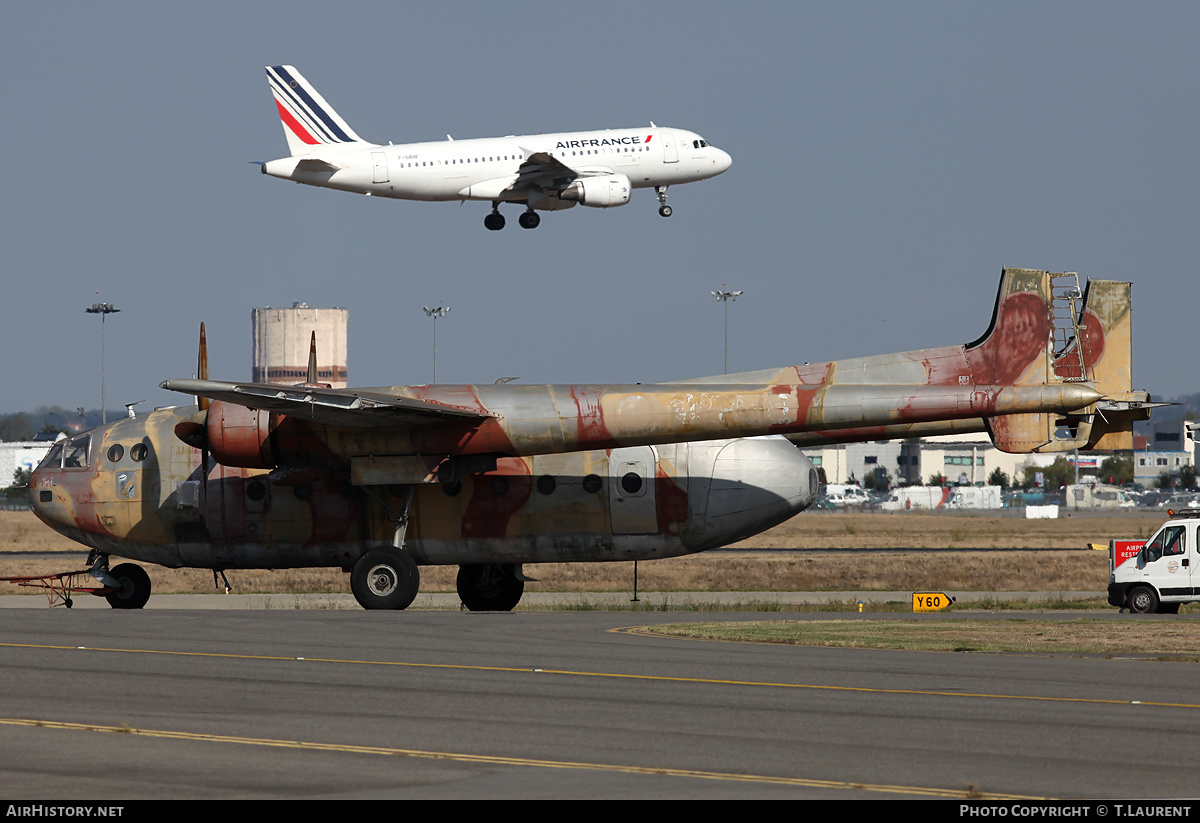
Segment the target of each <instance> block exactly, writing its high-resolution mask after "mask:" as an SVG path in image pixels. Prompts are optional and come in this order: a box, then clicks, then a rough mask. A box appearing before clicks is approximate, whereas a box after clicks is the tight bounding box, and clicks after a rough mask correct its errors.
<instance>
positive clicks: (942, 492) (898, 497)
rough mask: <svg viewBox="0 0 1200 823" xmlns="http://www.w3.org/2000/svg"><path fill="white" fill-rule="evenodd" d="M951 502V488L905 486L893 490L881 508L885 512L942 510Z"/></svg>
mask: <svg viewBox="0 0 1200 823" xmlns="http://www.w3.org/2000/svg"><path fill="white" fill-rule="evenodd" d="M949 502H950V488H949V487H947V486H904V487H903V488H899V489H893V490H892V493H891V494H889V495H888V497H887V500H884V501H883V503H882V504H881V505H880V507H879V508H881V509H883V510H884V511H885V512H903V511H912V510H913V509H940V508H941V507H942V506H944V505H946V504H947V503H949Z"/></svg>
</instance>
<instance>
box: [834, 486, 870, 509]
mask: <svg viewBox="0 0 1200 823" xmlns="http://www.w3.org/2000/svg"><path fill="white" fill-rule="evenodd" d="M825 499H826V500H828V501H829V505H831V506H833V507H835V508H839V509H840V508H844V507H846V506H867V505H870V503H871V498H869V497H867V493H866V492H865V491H863V490H862V488H861V487H860V486H852V485H846V484H839V483H833V484H831V485H828V486H826V487H825Z"/></svg>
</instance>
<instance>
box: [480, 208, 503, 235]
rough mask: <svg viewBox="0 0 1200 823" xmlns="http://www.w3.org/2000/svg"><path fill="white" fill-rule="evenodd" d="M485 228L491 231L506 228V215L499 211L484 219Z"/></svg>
mask: <svg viewBox="0 0 1200 823" xmlns="http://www.w3.org/2000/svg"><path fill="white" fill-rule="evenodd" d="M483 226H484V228H486V229H488V230H490V231H500V229H502V228H504V215H503V214H501V213H500V212H497V211H494V212H492V213H491V214H489V215H488V216H487V217H485V218H483Z"/></svg>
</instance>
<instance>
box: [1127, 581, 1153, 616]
mask: <svg viewBox="0 0 1200 823" xmlns="http://www.w3.org/2000/svg"><path fill="white" fill-rule="evenodd" d="M1125 602H1126V603H1128V604H1129V611H1131V612H1133V613H1134V614H1154V613H1155V612H1156V611H1158V595H1157V594H1155V593H1154V589H1152V588H1150V587H1149V586H1135V587H1134V588H1133V589H1131V590H1130V591H1129V596H1128V597H1127V598H1126V599H1125Z"/></svg>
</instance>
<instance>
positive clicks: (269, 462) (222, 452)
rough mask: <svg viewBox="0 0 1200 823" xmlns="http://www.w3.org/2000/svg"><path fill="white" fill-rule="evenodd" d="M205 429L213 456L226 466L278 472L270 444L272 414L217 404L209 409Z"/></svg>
mask: <svg viewBox="0 0 1200 823" xmlns="http://www.w3.org/2000/svg"><path fill="white" fill-rule="evenodd" d="M204 428H205V434H206V435H207V441H208V450H209V453H210V454H211V455H212V457H213V459H214V460H216V461H217V462H218V463H220V464H221V465H222V466H237V467H239V468H243V469H273V468H275V457H274V455H272V454H271V445H270V443H268V442H267V441H268V438H269V437H270V434H271V415H270V413H269V412H265V411H261V410H259V409H248V408H246V407H245V406H238V405H234V404H232V403H222V402H221V401H220V400H214V401H212V405H210V406H209V407H208V418H207V420H206V421H205V424H204Z"/></svg>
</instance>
